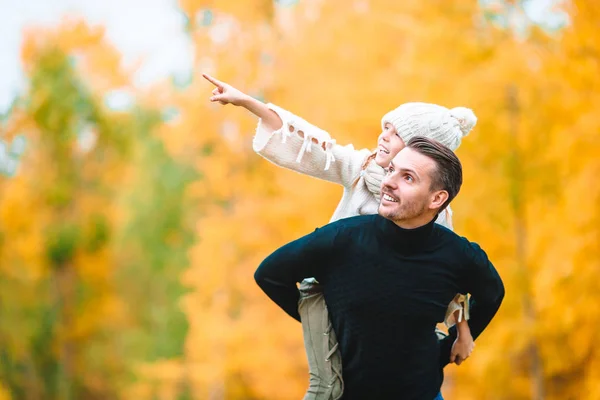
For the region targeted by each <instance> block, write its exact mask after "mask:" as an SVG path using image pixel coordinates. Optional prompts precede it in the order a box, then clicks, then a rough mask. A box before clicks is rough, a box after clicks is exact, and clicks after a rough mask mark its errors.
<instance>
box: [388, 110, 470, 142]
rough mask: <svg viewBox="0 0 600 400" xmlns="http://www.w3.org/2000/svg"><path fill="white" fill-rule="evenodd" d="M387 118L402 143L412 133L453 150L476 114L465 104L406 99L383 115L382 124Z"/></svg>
mask: <svg viewBox="0 0 600 400" xmlns="http://www.w3.org/2000/svg"><path fill="white" fill-rule="evenodd" d="M386 122H389V123H390V124H392V126H393V127H394V128H396V132H398V134H399V135H400V137H401V138H402V140H404V142H405V143H408V141H409V140H410V139H411V138H412V137H414V136H425V137H427V138H430V139H435V140H437V141H438V142H440V143H442V144H443V145H445V146H446V147H448V148H449V149H450V150H452V151H454V150H456V149H457V148H458V146H460V142H461V140H462V138H463V136H467V135H468V134H469V132H470V131H471V129H473V127H474V126H475V124H476V123H477V117H476V116H475V114H474V113H473V111H472V110H470V109H468V108H465V107H456V108H453V109H451V110H449V109H447V108H446V107H442V106H439V105H436V104H429V103H405V104H402V105H401V106H400V107H398V108H396V109H395V110H392V111H390V112H389V113H387V114H385V115H384V116H383V118H382V119H381V126H382V128H383V127H384V126H385V123H386Z"/></svg>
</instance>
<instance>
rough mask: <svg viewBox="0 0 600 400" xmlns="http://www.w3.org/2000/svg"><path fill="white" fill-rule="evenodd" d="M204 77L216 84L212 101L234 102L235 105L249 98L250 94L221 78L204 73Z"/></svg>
mask: <svg viewBox="0 0 600 400" xmlns="http://www.w3.org/2000/svg"><path fill="white" fill-rule="evenodd" d="M202 76H203V77H204V79H206V80H207V81H209V82H210V83H212V84H213V85H215V88H214V90H213V91H212V97H211V98H210V101H212V102H215V101H218V102H219V103H221V104H223V105H225V104H233V105H234V106H240V105H242V103H243V102H244V100H246V99H248V97H249V96H248V95H247V94H245V93H243V92H242V91H240V90H237V89H236V88H234V87H233V86H231V85H229V84H227V83H225V82H221V81H220V80H218V79H216V78H213V77H212V76H210V75H207V74H202Z"/></svg>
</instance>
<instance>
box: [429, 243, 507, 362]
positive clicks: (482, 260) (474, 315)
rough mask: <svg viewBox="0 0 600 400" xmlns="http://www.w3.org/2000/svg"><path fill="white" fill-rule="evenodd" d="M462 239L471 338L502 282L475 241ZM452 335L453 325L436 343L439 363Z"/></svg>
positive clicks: (494, 305)
mask: <svg viewBox="0 0 600 400" xmlns="http://www.w3.org/2000/svg"><path fill="white" fill-rule="evenodd" d="M463 240H464V247H463V248H464V256H465V257H464V259H465V261H464V265H465V271H464V272H465V273H464V277H463V285H462V286H463V288H462V289H463V292H464V293H470V294H471V298H470V306H469V308H470V310H469V313H470V317H471V318H470V320H469V327H470V329H471V334H472V335H473V339H477V337H478V336H479V335H480V334H481V332H483V330H484V329H485V328H486V327H487V326H488V324H489V323H490V321H491V320H492V318H494V315H496V312H497V311H498V309H499V308H500V304H502V300H503V299H504V284H503V283H502V279H501V278H500V275H499V274H498V271H496V268H494V266H493V265H492V263H491V262H490V261H489V259H488V257H487V255H486V254H485V252H484V251H483V250H482V249H481V248H480V247H479V245H477V244H476V243H472V242H468V241H467V240H466V239H463ZM455 339H456V327H453V328H452V329H450V330H449V335H448V336H447V337H446V338H444V339H443V340H442V341H441V343H440V346H441V347H440V363H441V366H442V367H443V366H445V365H446V364H448V362H449V359H450V351H451V349H452V344H453V343H454V340H455Z"/></svg>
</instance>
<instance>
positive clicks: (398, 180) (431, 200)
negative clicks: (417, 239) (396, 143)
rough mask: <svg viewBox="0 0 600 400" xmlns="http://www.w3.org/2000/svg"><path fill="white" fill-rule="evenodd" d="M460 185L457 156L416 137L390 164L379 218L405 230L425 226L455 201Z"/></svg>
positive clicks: (382, 188) (430, 140) (382, 194)
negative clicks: (385, 219)
mask: <svg viewBox="0 0 600 400" xmlns="http://www.w3.org/2000/svg"><path fill="white" fill-rule="evenodd" d="M461 184H462V166H461V164H460V161H459V160H458V158H457V157H456V155H455V154H454V153H453V152H452V151H451V150H450V149H448V148H447V147H445V146H444V145H442V144H441V143H439V142H437V141H435V140H432V139H427V138H425V137H420V136H417V137H414V138H412V139H411V140H410V141H409V142H408V143H407V144H406V147H405V148H404V149H402V150H401V151H400V152H399V153H398V154H397V155H396V157H394V159H393V160H392V162H391V163H390V166H389V169H388V172H387V174H386V177H385V178H384V180H383V182H382V184H381V203H380V205H379V214H380V215H381V216H382V217H385V218H387V219H389V220H392V221H394V222H395V223H396V224H397V225H399V226H401V227H403V228H416V227H419V226H422V225H425V224H427V223H428V222H430V221H431V220H432V219H433V218H435V216H436V215H437V214H438V213H439V212H440V211H442V210H444V209H445V208H446V207H447V206H448V204H449V203H450V202H451V201H452V200H453V199H454V197H456V195H457V194H458V192H459V190H460V186H461Z"/></svg>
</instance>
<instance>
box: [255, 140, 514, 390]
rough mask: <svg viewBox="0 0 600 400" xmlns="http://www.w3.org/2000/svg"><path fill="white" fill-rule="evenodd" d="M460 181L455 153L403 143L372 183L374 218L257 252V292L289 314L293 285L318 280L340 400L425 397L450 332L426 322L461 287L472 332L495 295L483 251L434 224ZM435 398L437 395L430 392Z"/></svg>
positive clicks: (498, 286)
mask: <svg viewBox="0 0 600 400" xmlns="http://www.w3.org/2000/svg"><path fill="white" fill-rule="evenodd" d="M461 184H462V167H461V164H460V161H459V160H458V158H457V157H456V156H455V155H454V153H452V151H450V150H449V149H447V148H446V147H444V146H443V145H441V144H440V143H438V142H436V141H433V140H430V139H426V138H423V137H416V138H413V139H411V140H410V141H409V142H408V144H407V146H406V148H404V149H403V150H402V151H400V153H398V155H397V156H396V157H394V159H393V160H392V162H391V163H390V166H389V170H388V173H387V175H386V177H385V178H384V180H383V182H382V190H381V191H382V195H381V203H380V206H379V215H369V216H359V217H353V218H347V219H343V220H339V221H336V222H334V223H331V224H329V225H326V226H324V227H323V228H320V229H317V230H316V231H315V232H313V233H311V234H310V235H307V236H305V237H303V238H300V239H298V240H296V241H294V242H292V243H289V244H287V245H285V246H283V247H282V248H280V249H279V250H277V251H275V252H274V253H273V254H271V255H270V256H269V257H267V258H266V259H265V260H264V261H263V262H262V264H261V265H260V266H259V268H258V270H257V271H256V273H255V279H256V282H257V283H258V285H259V286H260V287H261V288H262V289H263V290H264V292H265V293H266V294H267V295H268V296H269V297H270V298H271V299H272V300H273V301H274V302H275V303H277V304H278V305H279V306H280V307H281V308H282V309H283V310H284V311H286V312H287V313H288V314H289V315H291V316H292V317H294V318H295V319H297V320H300V316H299V314H298V297H299V295H298V289H297V282H301V281H302V280H303V278H306V277H315V278H316V279H317V280H318V281H319V282H320V283H321V285H322V287H323V292H324V296H325V300H326V303H327V306H328V308H329V313H330V318H331V321H332V324H333V329H334V331H335V332H336V334H337V336H338V341H339V346H340V350H341V354H342V360H343V379H344V383H345V390H344V396H343V399H344V400H356V399H360V400H367V399H373V400H386V399H390V400H392V399H394V400H396V399H407V400H410V399H415V400H433V399H434V398H435V397H436V396H437V395H438V394H439V391H440V387H441V384H442V381H443V370H442V368H443V367H444V366H445V365H446V364H448V362H449V359H450V350H451V347H452V343H453V341H454V339H455V337H456V332H455V331H454V330H451V331H450V335H449V336H448V337H447V338H446V339H444V340H443V341H442V342H441V343H440V344H438V340H437V337H436V335H435V330H434V328H435V325H436V324H437V323H438V322H441V321H442V320H443V319H444V315H445V312H446V307H447V305H448V303H449V302H450V301H451V300H452V299H453V297H454V295H455V294H456V293H471V319H470V325H471V332H472V334H473V337H474V338H476V337H477V336H479V334H480V333H481V332H482V331H483V330H484V329H485V327H486V326H487V325H488V324H489V322H490V321H491V319H492V318H493V316H494V315H495V313H496V311H497V310H498V308H499V307H500V304H501V302H502V299H503V297H504V286H503V284H502V280H501V279H500V277H499V276H498V273H497V272H496V270H495V269H494V267H493V266H492V264H491V263H490V262H489V261H488V258H487V256H486V254H485V252H484V251H483V250H481V248H480V247H479V246H478V245H477V244H475V243H471V242H469V241H467V240H466V239H464V238H461V237H459V236H458V235H456V234H455V233H453V232H452V231H450V230H448V229H446V228H444V227H442V226H440V225H439V224H435V223H434V221H435V219H436V217H437V215H438V214H439V213H440V212H441V211H443V210H444V209H445V207H446V206H448V204H449V203H450V202H451V201H452V199H454V197H455V196H456V195H457V194H458V192H459V190H460V186H461ZM438 398H439V397H438Z"/></svg>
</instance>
